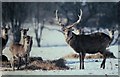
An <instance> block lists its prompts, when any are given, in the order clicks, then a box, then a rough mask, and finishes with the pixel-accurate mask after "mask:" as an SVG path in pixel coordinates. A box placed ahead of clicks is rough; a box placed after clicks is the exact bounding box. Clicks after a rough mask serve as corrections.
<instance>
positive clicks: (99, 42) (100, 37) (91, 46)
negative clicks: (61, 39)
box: [56, 9, 115, 69]
mask: <svg viewBox="0 0 120 77" xmlns="http://www.w3.org/2000/svg"><path fill="white" fill-rule="evenodd" d="M57 13H58V11H57V10H56V20H57V21H58V24H59V25H60V26H62V31H63V33H64V35H65V39H66V42H67V44H69V45H70V46H71V47H72V48H73V49H74V50H75V51H76V52H77V53H79V60H80V69H84V58H85V54H86V53H88V54H95V53H98V52H100V53H101V54H102V55H103V56H104V58H103V61H102V63H101V66H100V67H101V68H103V69H105V62H106V58H107V56H112V57H115V56H114V55H113V53H112V52H110V51H108V50H106V48H107V47H108V46H109V44H110V43H111V41H112V38H111V37H110V36H109V35H106V34H105V33H102V32H96V33H93V34H89V35H84V34H81V31H80V30H77V31H78V32H79V35H76V34H74V33H73V32H72V31H73V28H75V27H74V26H76V25H77V24H78V23H80V21H81V16H82V10H81V9H80V14H81V15H78V17H79V19H78V20H77V21H76V22H75V23H73V24H72V25H64V24H62V23H61V20H60V18H59V17H58V14H57Z"/></svg>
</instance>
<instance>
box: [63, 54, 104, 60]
mask: <svg viewBox="0 0 120 77" xmlns="http://www.w3.org/2000/svg"><path fill="white" fill-rule="evenodd" d="M63 58H65V59H67V58H70V59H71V58H79V55H78V54H73V53H71V54H69V55H66V56H64V57H63ZM99 58H103V55H102V54H100V53H96V54H90V55H86V56H85V59H99Z"/></svg>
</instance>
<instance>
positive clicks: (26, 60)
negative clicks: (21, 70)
mask: <svg viewBox="0 0 120 77" xmlns="http://www.w3.org/2000/svg"><path fill="white" fill-rule="evenodd" d="M27 64H28V55H27V54H26V55H25V68H27Z"/></svg>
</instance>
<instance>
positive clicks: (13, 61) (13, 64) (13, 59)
mask: <svg viewBox="0 0 120 77" xmlns="http://www.w3.org/2000/svg"><path fill="white" fill-rule="evenodd" d="M11 66H12V69H13V71H14V70H15V57H14V56H13V57H12V62H11Z"/></svg>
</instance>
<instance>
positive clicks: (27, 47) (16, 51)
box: [9, 36, 32, 70]
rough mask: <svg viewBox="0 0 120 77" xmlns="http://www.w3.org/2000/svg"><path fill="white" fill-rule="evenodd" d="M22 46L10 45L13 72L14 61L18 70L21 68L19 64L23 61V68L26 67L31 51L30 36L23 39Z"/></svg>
mask: <svg viewBox="0 0 120 77" xmlns="http://www.w3.org/2000/svg"><path fill="white" fill-rule="evenodd" d="M24 40H25V42H24V44H17V43H13V44H11V45H10V49H9V50H10V51H11V53H12V63H11V65H12V68H13V70H15V61H17V62H18V63H17V64H18V65H17V69H18V70H19V69H20V66H21V62H22V60H23V59H25V67H27V65H28V59H29V53H30V51H31V47H32V44H31V41H32V37H31V36H25V37H24Z"/></svg>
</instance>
